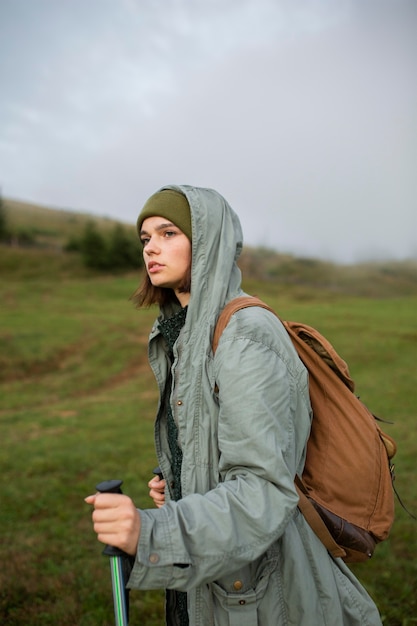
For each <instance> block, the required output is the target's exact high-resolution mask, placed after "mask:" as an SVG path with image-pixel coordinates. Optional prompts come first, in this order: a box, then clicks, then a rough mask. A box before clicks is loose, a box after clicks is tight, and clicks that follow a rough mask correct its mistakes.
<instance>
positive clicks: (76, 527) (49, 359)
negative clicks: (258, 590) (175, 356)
mask: <svg viewBox="0 0 417 626" xmlns="http://www.w3.org/2000/svg"><path fill="white" fill-rule="evenodd" d="M7 252H9V251H7ZM18 254H20V253H18ZM28 254H29V255H32V254H33V253H32V252H28ZM48 254H49V253H48ZM10 256H11V255H10ZM9 258H10V257H9ZM19 258H20V260H17V261H16V255H15V256H14V265H13V268H12V267H11V266H9V267H8V270H7V272H5V273H3V276H2V283H1V287H0V296H1V301H2V313H1V315H2V317H1V320H2V323H1V327H0V366H1V367H0V395H1V409H0V420H1V427H2V428H1V430H2V445H1V452H0V471H1V475H2V492H1V506H0V524H1V529H2V532H1V544H0V559H1V563H2V568H1V572H0V623H2V624H5V625H7V626H17V625H19V626H20V625H21V624H25V625H26V624H27V625H32V626H41V625H42V626H45V625H49V624H51V625H52V624H60V626H70V625H71V626H74V625H79V626H99V625H101V626H105V625H110V624H113V623H114V619H113V608H112V599H111V585H110V569H109V564H108V561H107V560H106V558H105V557H103V556H102V555H101V547H100V545H99V544H98V542H97V541H96V540H95V537H94V534H93V531H92V527H91V521H90V509H89V507H88V506H87V505H85V504H84V502H83V498H84V496H85V495H87V494H89V493H91V492H92V491H93V490H94V487H95V485H96V484H97V483H98V482H100V481H101V480H104V479H107V478H123V480H124V488H125V491H126V492H127V493H129V495H131V496H132V497H133V499H134V500H135V502H136V503H137V505H138V506H140V507H146V506H149V505H150V504H151V503H150V500H149V498H148V495H147V491H148V490H147V486H146V483H147V481H148V479H149V477H150V474H151V471H152V468H153V467H154V465H155V456H154V450H153V417H154V411H155V405H156V401H157V395H156V387H155V384H154V381H153V377H152V375H151V372H150V370H149V368H148V366H147V362H146V341H147V335H148V332H149V330H150V326H151V323H152V321H153V318H154V315H155V311H152V310H151V311H136V310H135V309H134V308H133V306H132V304H131V302H129V296H130V295H131V293H132V292H133V291H134V289H135V288H136V285H137V282H138V280H137V277H135V276H132V275H131V276H113V277H111V276H107V277H97V276H93V275H91V274H90V275H88V274H87V273H85V272H84V271H83V270H82V268H80V267H79V266H77V265H76V264H75V265H74V266H73V267H71V262H70V260H71V259H73V258H74V257H72V256H69V255H65V258H64V257H63V256H62V255H61V256H59V255H57V256H55V257H46V260H45V256H43V257H42V258H43V260H42V259H41V258H40V257H35V256H34V257H33V262H32V263H31V262H28V259H32V257H31V256H25V254H23V253H22V254H21V256H20V257H19ZM35 258H36V259H37V261H36V263H35ZM53 259H55V261H53ZM24 261H25V262H24ZM54 263H55V264H54ZM33 266H36V267H37V270H36V271H35V270H33ZM246 286H247V289H248V291H249V292H251V293H255V292H256V293H257V295H259V296H260V297H262V298H264V299H265V300H267V301H268V302H269V303H270V304H272V305H273V306H274V307H275V309H276V310H277V311H278V312H279V313H280V315H281V316H282V317H283V318H287V319H297V320H302V321H305V322H306V323H308V324H311V325H313V326H315V327H317V328H318V329H319V330H320V331H321V332H323V334H325V335H326V336H327V337H328V338H329V339H330V341H332V343H333V344H334V346H335V347H336V349H337V350H338V351H339V352H340V353H341V355H342V356H343V357H344V358H345V359H346V360H347V361H348V363H349V365H350V369H351V373H352V375H353V377H354V379H355V380H356V383H357V392H358V393H359V395H360V396H361V398H362V400H363V401H364V402H365V403H366V404H368V406H369V407H370V408H371V409H372V410H373V411H374V412H375V413H377V414H378V415H380V416H381V417H384V418H385V419H388V420H392V421H393V422H394V424H393V425H386V426H384V429H385V430H386V431H387V432H388V433H389V434H391V435H392V436H394V438H395V439H396V440H397V443H398V446H399V450H398V454H397V457H396V468H397V470H396V471H397V479H396V485H397V489H398V490H399V492H400V494H401V496H402V497H403V499H404V500H405V502H406V504H407V506H408V507H409V508H410V509H411V510H412V511H413V512H414V513H416V512H417V490H416V487H415V459H416V457H417V431H416V428H415V420H416V416H417V385H416V382H417V381H416V368H415V358H416V343H417V330H416V311H417V296H416V295H415V294H414V295H395V293H394V296H395V297H394V296H393V295H391V296H390V297H379V298H369V297H364V296H361V297H360V296H352V295H349V290H348V293H347V295H346V294H344V293H338V292H337V291H329V290H325V289H318V288H317V287H315V288H312V287H311V286H310V287H309V286H303V285H295V286H294V285H284V284H283V283H280V282H279V281H278V279H277V280H276V282H272V283H268V282H260V281H252V282H248V283H246ZM416 537H417V526H416V523H415V522H414V521H412V520H411V519H410V518H409V517H408V516H407V514H406V513H405V512H404V511H403V510H402V509H401V507H400V506H397V519H396V522H395V524H394V528H393V531H392V534H391V538H390V539H389V541H387V542H385V543H384V544H382V545H380V546H378V547H377V550H376V553H375V555H374V557H373V559H372V560H371V561H370V562H369V563H366V564H363V565H360V566H354V567H353V569H354V571H355V573H356V574H357V575H358V576H359V578H360V579H361V580H362V581H363V582H364V584H365V585H366V587H367V589H368V590H369V592H370V593H371V594H372V596H373V597H374V598H375V600H376V601H377V603H378V606H379V608H380V610H381V612H382V615H383V617H384V624H385V625H388V626H400V625H401V626H405V625H410V624H414V623H417V601H416V596H415V590H416V588H417V560H416V558H415V555H416V549H417V539H416ZM131 623H132V625H133V624H144V625H148V626H156V625H157V624H161V623H163V592H161V591H155V592H139V591H133V592H132V593H131Z"/></svg>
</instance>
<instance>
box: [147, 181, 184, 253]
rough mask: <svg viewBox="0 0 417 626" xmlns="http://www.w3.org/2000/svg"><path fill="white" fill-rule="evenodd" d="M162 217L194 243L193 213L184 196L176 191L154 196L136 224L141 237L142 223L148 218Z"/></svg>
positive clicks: (169, 190) (171, 190)
mask: <svg viewBox="0 0 417 626" xmlns="http://www.w3.org/2000/svg"><path fill="white" fill-rule="evenodd" d="M155 215H160V216H161V217H165V218H166V219H168V220H169V221H170V222H172V223H173V224H175V226H178V228H180V229H181V230H182V232H183V233H184V235H187V237H188V239H189V240H190V241H192V230H191V211H190V205H189V204H188V200H187V198H186V197H185V196H184V194H182V193H180V192H179V191H174V189H163V190H162V191H157V192H156V193H154V194H153V196H151V197H150V198H149V199H148V200H147V201H146V202H145V205H144V207H143V209H142V211H141V212H140V214H139V217H138V221H137V224H136V228H137V231H138V233H139V236H140V231H141V228H142V223H143V222H144V220H146V218H147V217H154V216H155Z"/></svg>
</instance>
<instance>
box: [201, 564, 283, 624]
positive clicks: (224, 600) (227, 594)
mask: <svg viewBox="0 0 417 626" xmlns="http://www.w3.org/2000/svg"><path fill="white" fill-rule="evenodd" d="M253 565H254V564H252V566H248V567H247V568H243V569H242V570H240V571H239V572H237V573H235V574H234V575H231V576H227V577H225V578H222V579H221V581H217V582H213V583H210V585H209V587H210V589H211V592H212V595H213V606H214V623H215V625H216V626H258V608H259V605H260V603H261V602H262V600H263V598H264V596H265V592H266V589H267V587H268V583H269V577H270V574H271V572H272V571H273V570H274V569H275V567H276V560H275V559H273V560H272V559H271V560H268V561H263V562H262V563H261V565H260V566H258V567H257V568H256V569H257V575H256V576H255V577H254V579H253V581H251V583H249V584H248V583H245V578H246V579H247V578H248V573H249V572H250V569H252V568H253ZM245 574H246V576H245Z"/></svg>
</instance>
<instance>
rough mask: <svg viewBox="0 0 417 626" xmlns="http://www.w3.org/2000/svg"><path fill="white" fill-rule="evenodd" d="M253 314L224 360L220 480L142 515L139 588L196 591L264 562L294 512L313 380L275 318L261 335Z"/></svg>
mask: <svg viewBox="0 0 417 626" xmlns="http://www.w3.org/2000/svg"><path fill="white" fill-rule="evenodd" d="M251 315H252V314H246V315H243V316H240V317H239V316H235V317H236V318H237V319H234V318H232V320H231V321H230V323H229V326H228V327H227V328H226V330H225V331H224V334H223V336H222V339H221V341H220V343H219V347H218V350H217V353H216V357H215V375H216V381H217V382H218V387H219V407H220V409H219V417H218V447H219V472H220V476H221V481H220V482H219V484H218V486H217V487H216V488H215V489H212V490H211V491H209V492H207V493H206V494H204V495H201V494H192V495H188V496H186V497H184V498H183V499H182V500H180V501H178V502H167V503H166V505H165V506H163V507H162V508H160V509H157V510H145V511H141V512H140V514H141V519H142V530H141V536H140V541H139V546H138V552H137V559H136V563H135V566H134V568H133V571H132V575H131V579H130V581H129V585H130V586H132V587H140V588H147V589H150V588H159V587H167V588H173V589H175V588H176V589H182V590H187V589H190V588H191V587H194V586H196V585H199V584H202V583H204V582H209V581H213V580H217V579H218V578H219V577H221V576H224V575H227V574H228V573H232V572H234V571H236V570H237V569H239V568H241V567H243V566H245V565H246V564H248V563H251V562H252V561H254V560H255V559H257V558H258V557H259V556H260V555H262V554H263V553H264V552H265V551H266V550H267V549H268V547H269V546H270V545H271V544H272V543H273V542H274V541H275V540H276V539H277V538H278V537H280V536H281V535H282V533H283V532H284V529H285V527H286V524H287V523H288V521H289V519H291V518H292V516H293V514H294V510H295V508H296V506H297V501H298V498H297V495H296V492H295V489H294V475H295V473H296V471H297V469H298V468H299V466H300V463H302V461H303V454H304V449H305V442H306V440H307V437H308V432H309V427H310V407H309V403H308V391H307V389H308V384H307V377H306V373H305V371H304V368H303V366H302V365H301V363H300V362H299V360H298V359H297V358H296V356H295V355H294V354H293V352H292V351H291V346H290V345H289V344H288V343H287V337H286V333H285V330H283V329H281V324H280V322H279V321H278V320H276V319H275V318H274V319H270V318H273V316H272V315H271V314H268V313H266V316H267V324H266V326H265V325H263V326H262V328H261V327H260V329H259V332H257V333H255V334H254V333H253V332H251V333H250V332H249V330H248V329H246V327H245V320H248V321H249V322H250V317H251ZM271 325H272V328H269V326H271ZM249 328H250V326H249ZM271 331H273V332H271ZM277 331H278V332H277ZM277 335H278V338H276V336H277ZM271 336H272V337H274V340H273V341H272V342H271V340H270V339H269V338H270V337H271ZM280 337H281V339H280Z"/></svg>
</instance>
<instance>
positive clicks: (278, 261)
mask: <svg viewBox="0 0 417 626" xmlns="http://www.w3.org/2000/svg"><path fill="white" fill-rule="evenodd" d="M3 206H4V209H5V215H6V221H7V224H8V228H9V230H10V231H11V232H12V233H14V234H15V238H14V245H12V246H4V245H3V246H1V249H0V257H1V266H0V273H2V274H3V275H8V276H10V275H11V274H14V275H15V276H19V277H20V278H23V279H24V278H30V277H33V276H34V275H39V274H44V275H45V277H47V276H49V277H52V276H54V277H56V276H57V275H65V276H71V274H73V275H74V276H78V275H80V274H82V275H85V274H86V273H87V274H88V271H87V270H86V269H85V268H83V266H82V261H81V258H80V255H79V254H76V253H68V252H65V251H64V250H65V246H66V245H67V244H68V242H69V241H70V240H71V239H73V238H79V237H81V236H82V233H83V231H84V230H85V228H86V225H87V224H88V223H91V222H94V225H95V227H96V228H97V229H98V230H99V231H100V232H101V233H103V234H104V235H106V234H108V233H110V231H111V230H112V229H114V227H115V225H117V224H120V222H118V221H117V220H114V219H111V218H108V217H99V216H92V215H90V214H88V213H80V212H74V211H69V210H64V209H54V208H48V207H44V206H40V205H35V204H30V203H27V202H19V201H17V200H11V199H7V198H5V199H3ZM122 226H123V228H124V229H125V230H126V232H128V233H129V234H130V235H132V236H134V234H135V226H134V225H133V224H122ZM25 241H27V242H30V245H24V242H25ZM22 242H23V245H22ZM138 253H140V247H139V243H138ZM240 267H241V269H242V271H243V275H244V277H245V283H246V284H245V287H246V289H248V290H250V291H251V292H256V286H257V283H259V281H262V282H263V281H266V282H268V283H271V287H272V285H274V286H275V287H276V289H277V291H279V290H280V289H281V288H282V286H285V288H286V289H287V290H288V289H290V290H292V291H294V292H295V293H296V292H297V289H300V288H303V289H304V288H305V287H307V288H311V290H312V292H314V291H315V290H319V291H320V292H321V291H322V290H324V291H327V292H335V293H346V294H350V295H366V296H373V297H389V296H399V295H412V294H416V293H417V259H410V260H408V261H386V262H375V263H363V264H357V265H339V264H336V263H331V262H328V261H322V260H319V259H311V258H299V257H295V256H291V255H288V254H281V253H279V252H277V251H274V250H270V249H263V248H250V247H245V248H244V249H243V252H242V256H241V259H240ZM94 275H95V274H94ZM312 295H313V293H312ZM317 295H318V294H317Z"/></svg>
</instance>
